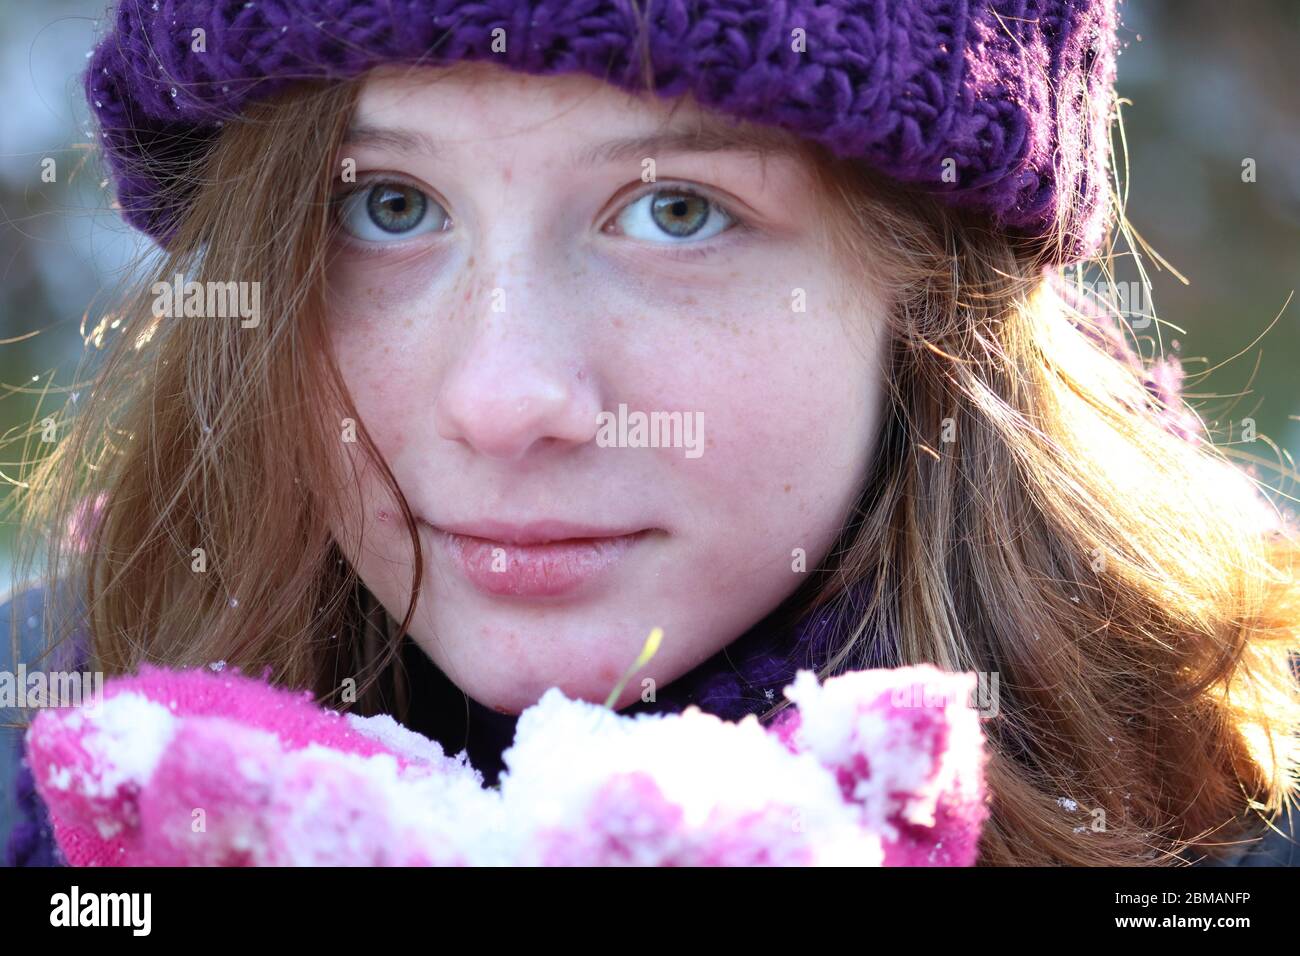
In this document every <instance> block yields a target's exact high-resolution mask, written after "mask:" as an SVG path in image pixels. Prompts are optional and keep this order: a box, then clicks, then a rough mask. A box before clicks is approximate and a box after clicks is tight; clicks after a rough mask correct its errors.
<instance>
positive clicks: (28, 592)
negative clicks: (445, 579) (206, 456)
mask: <svg viewBox="0 0 1300 956" xmlns="http://www.w3.org/2000/svg"><path fill="white" fill-rule="evenodd" d="M52 606H53V607H55V608H68V609H70V610H69V611H63V612H61V613H72V614H77V613H78V611H79V608H80V604H79V601H78V599H77V597H76V595H75V594H71V593H68V594H65V595H62V596H60V597H59V599H58V600H56V601H55V602H54V604H53V605H52ZM43 613H44V589H43V588H42V587H40V586H32V587H28V588H25V589H22V590H21V591H20V592H19V593H16V594H15V595H13V596H12V597H10V598H9V599H8V600H5V601H4V602H3V604H0V671H7V672H9V673H14V672H15V671H16V668H17V664H16V662H14V661H13V660H11V656H12V655H11V646H10V640H9V635H10V627H11V622H12V621H13V619H14V618H15V617H16V618H17V625H18V634H19V643H20V648H19V653H20V655H21V656H20V658H19V660H20V661H22V662H24V663H25V664H26V665H27V671H28V672H29V673H30V672H31V671H32V670H34V669H36V668H37V667H38V666H42V665H41V664H34V663H33V662H36V661H37V659H38V657H39V656H40V654H41V653H42V651H43V650H44V634H43V627H42V618H43ZM826 624H827V620H826V619H825V618H824V617H823V618H820V619H816V620H811V619H810V620H808V621H805V622H804V623H803V624H801V625H800V632H799V634H798V637H797V640H796V644H797V645H798V646H800V647H805V646H811V647H816V646H818V645H819V643H820V641H821V640H822V635H823V634H824V633H829V632H830V630H831V629H830V628H828V627H826V626H825V625H826ZM782 630H784V634H785V635H786V636H785V638H784V640H782V639H781V636H780V632H781V631H782ZM788 635H789V629H788V625H786V626H785V627H784V628H782V627H778V626H775V625H774V626H772V627H764V626H758V627H756V628H755V629H754V630H752V631H750V632H748V633H747V634H746V635H744V636H742V637H741V638H740V639H738V640H737V641H736V642H733V644H732V645H730V646H729V647H728V648H727V652H728V653H726V654H723V653H722V652H720V653H719V655H717V656H715V658H711V659H710V660H709V661H706V662H704V664H701V665H700V667H698V668H697V669H696V670H695V671H692V672H691V674H688V675H686V677H683V678H680V679H679V680H678V681H674V682H673V685H671V686H670V687H669V688H664V689H662V690H661V691H660V693H659V695H658V696H659V701H658V703H657V704H656V705H655V706H654V707H653V710H655V711H658V712H674V711H679V710H681V709H682V708H683V707H685V706H687V705H688V704H691V703H694V704H697V705H699V706H701V707H702V709H704V710H706V711H709V712H711V713H716V714H718V715H719V716H723V717H725V718H728V719H739V718H740V717H741V716H743V715H744V714H746V713H761V712H762V711H763V710H765V709H766V706H767V702H768V700H769V698H768V696H767V694H766V691H767V690H769V689H770V688H771V687H773V686H775V687H776V688H777V692H778V693H779V689H780V687H783V686H785V684H786V683H788V678H789V677H790V676H792V674H791V673H789V672H790V671H791V670H792V669H793V668H794V667H796V666H798V665H799V664H800V663H803V662H802V661H794V660H788V659H786V658H785V656H784V655H780V654H777V653H776V652H775V650H774V648H775V647H776V646H778V644H787V645H788V643H789V637H788ZM404 651H405V652H406V653H405V660H406V663H407V666H408V668H409V673H410V675H411V680H412V682H413V684H415V685H416V686H421V687H423V688H424V689H425V690H426V691H428V692H427V693H421V694H416V695H414V698H415V700H416V702H417V703H419V704H420V705H421V708H417V709H416V710H415V711H414V712H413V713H412V715H411V717H410V719H408V723H409V724H410V726H411V728H412V729H413V730H416V731H418V732H420V733H423V734H425V735H426V736H429V737H431V738H433V739H435V740H437V741H438V742H439V743H440V744H442V746H443V747H444V748H445V749H447V750H448V752H449V753H455V752H458V751H459V750H461V749H467V750H468V751H469V756H470V759H471V762H472V763H473V764H474V766H475V767H478V768H479V769H480V770H481V771H483V773H484V776H485V777H486V778H487V781H488V782H489V783H492V782H494V780H495V778H496V776H497V774H498V773H499V772H500V770H501V762H500V754H501V752H502V751H503V750H504V749H505V748H506V747H507V746H508V745H509V743H510V741H511V740H512V739H513V737H514V721H515V718H514V717H511V716H509V715H502V714H498V713H496V712H495V711H492V710H490V709H489V708H486V707H483V706H481V705H479V704H477V703H476V702H475V701H474V700H473V699H472V698H469V697H467V696H463V695H457V694H453V693H447V692H446V691H449V690H454V688H453V687H452V685H451V684H450V682H448V681H447V678H446V677H445V676H443V675H442V674H441V673H440V672H439V671H438V670H437V668H436V667H434V666H433V664H432V662H431V661H430V660H429V659H428V656H427V655H426V654H424V653H423V652H421V651H420V650H419V649H418V648H417V647H415V645H414V644H408V646H407V647H405V648H404ZM738 652H743V653H739V656H737V655H738ZM83 655H84V631H81V632H79V634H78V636H77V637H76V638H74V640H73V641H72V642H70V644H69V646H68V647H67V648H66V649H65V650H63V652H62V653H61V655H60V656H59V657H58V658H51V660H52V661H53V663H52V664H45V665H44V666H46V667H48V668H49V669H56V667H57V668H58V669H68V670H77V669H80V668H79V666H76V665H73V666H69V661H75V660H78V659H81V658H82V657H83ZM737 660H743V663H741V664H740V665H739V666H737V664H736V662H737ZM438 682H441V683H440V684H439V683H438ZM670 690H671V691H672V693H671V694H670V693H668V692H669V691H670ZM437 701H450V704H449V705H447V706H445V707H439V706H438V705H437V704H436V703H434V702H437ZM646 710H647V708H646V706H645V705H642V704H634V705H633V706H632V707H630V708H628V709H627V710H626V711H625V712H626V713H632V712H644V711H646ZM20 718H21V715H20V714H16V713H14V712H12V711H5V710H3V709H2V708H0V724H8V723H13V722H17V721H18V720H19V719H20ZM22 746H23V732H22V730H21V729H20V728H16V727H8V726H0V851H3V852H0V859H2V860H3V862H4V865H5V866H59V865H63V863H64V861H63V859H62V857H61V855H60V854H59V851H58V847H57V845H56V844H55V842H54V837H53V833H52V831H51V829H50V826H49V821H48V819H47V817H46V814H45V807H44V804H43V803H42V802H41V799H40V797H39V795H38V794H37V793H36V791H35V788H34V785H33V781H32V775H31V772H30V770H29V769H28V768H27V766H26V763H25V762H24V761H23V750H22ZM1278 826H1279V828H1281V829H1283V830H1285V831H1286V832H1275V831H1272V830H1268V831H1266V832H1265V833H1264V837H1263V839H1262V840H1255V841H1251V842H1249V843H1245V844H1241V845H1240V846H1237V847H1236V848H1234V850H1233V852H1232V853H1231V854H1229V855H1228V856H1227V857H1226V858H1224V859H1221V860H1218V861H1209V860H1205V861H1201V860H1197V859H1193V860H1191V862H1195V863H1199V864H1200V865H1205V866H1300V829H1297V826H1296V814H1294V813H1290V814H1288V815H1287V816H1286V817H1285V818H1284V821H1283V822H1280V823H1279V824H1278Z"/></svg>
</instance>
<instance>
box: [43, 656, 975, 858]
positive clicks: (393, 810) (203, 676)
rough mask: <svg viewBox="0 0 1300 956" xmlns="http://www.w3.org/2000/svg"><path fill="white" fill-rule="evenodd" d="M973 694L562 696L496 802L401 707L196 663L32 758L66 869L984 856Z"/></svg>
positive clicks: (48, 715)
mask: <svg viewBox="0 0 1300 956" xmlns="http://www.w3.org/2000/svg"><path fill="white" fill-rule="evenodd" d="M973 680H974V678H973V677H972V676H971V675H954V674H944V673H941V672H940V671H938V670H935V669H934V668H929V667H923V668H908V669H902V670H897V671H864V672H858V673H855V674H847V675H844V676H843V677H838V678H833V679H831V680H828V681H827V682H826V683H825V684H823V685H819V684H818V683H817V681H816V679H815V677H814V676H813V675H812V674H811V673H809V672H801V673H800V674H799V675H798V677H797V679H796V680H795V682H794V684H793V685H791V687H789V688H787V690H786V694H787V696H789V697H790V698H791V699H792V700H793V701H794V702H795V703H797V704H798V706H799V710H798V711H794V710H791V711H790V712H788V714H787V716H786V717H785V718H784V719H783V720H781V721H779V722H778V723H777V725H775V726H774V727H773V728H771V729H770V730H765V729H764V728H763V727H762V726H761V725H760V724H759V723H758V721H757V719H756V718H753V717H747V718H746V719H745V720H743V721H740V722H739V723H730V722H727V721H723V720H720V719H718V718H716V717H713V716H712V715H709V714H705V713H703V712H701V711H700V710H698V709H697V708H688V709H687V710H686V711H685V712H684V713H682V714H677V715H639V716H637V717H632V718H629V717H622V716H620V715H618V714H616V713H615V712H614V711H612V710H609V709H608V708H605V707H601V706H597V705H595V704H590V703H587V702H584V701H573V700H569V699H568V698H566V697H565V696H564V695H563V693H561V692H560V691H559V690H558V689H552V690H551V691H548V692H547V693H546V694H545V695H543V697H542V699H541V700H540V701H539V702H538V703H537V704H536V705H534V706H533V707H530V708H528V709H527V710H525V711H524V713H523V714H521V715H520V718H519V723H518V727H517V731H516V738H515V742H514V744H513V745H512V746H511V747H510V748H509V749H508V750H507V751H506V753H505V754H504V759H505V763H506V767H507V770H506V772H505V773H504V774H503V775H502V779H501V783H500V786H499V787H498V788H494V789H487V788H484V787H483V780H482V777H481V775H480V774H478V773H477V772H476V771H475V770H474V769H473V768H472V767H470V766H469V764H468V761H467V759H466V756H465V754H464V753H462V754H460V755H458V756H457V757H455V758H452V757H448V756H447V755H446V754H445V753H444V752H443V750H442V748H440V747H439V746H438V745H437V744H436V743H434V742H433V741H430V740H428V739H426V738H424V737H421V736H420V735H418V734H414V733H412V732H410V731H408V730H406V729H405V728H403V727H401V726H400V725H399V724H397V723H396V722H395V721H393V720H392V719H391V718H389V717H372V718H362V717H357V716H354V715H347V716H343V715H340V714H337V713H334V712H330V711H325V710H322V709H321V708H319V707H317V706H316V705H314V704H313V703H312V702H311V701H310V699H309V697H308V695H306V694H305V693H304V694H293V693H289V692H287V691H283V690H279V689H276V688H273V687H271V686H269V685H267V684H265V683H263V682H261V681H256V680H253V679H250V678H248V677H244V676H242V675H239V674H235V673H229V672H227V673H213V672H211V671H209V670H205V669H199V670H194V671H187V672H171V671H165V670H159V669H156V668H149V667H146V668H144V669H143V670H142V672H141V674H140V675H139V676H137V677H131V678H122V679H117V680H113V681H110V682H109V684H108V687H107V688H106V691H105V697H104V700H103V701H102V702H100V703H98V705H97V706H92V707H86V708H82V709H81V710H76V711H72V710H60V711H48V712H45V713H43V714H41V715H40V716H39V717H38V718H37V720H36V721H35V722H34V723H33V726H32V728H31V730H30V731H29V733H28V738H27V746H28V759H29V762H30V763H31V766H32V770H33V774H34V777H35V779H36V785H37V789H38V791H39V793H40V795H41V797H42V799H43V800H44V801H45V802H46V804H47V806H48V808H49V811H50V817H51V821H52V823H53V825H54V830H55V838H56V840H57V842H58V844H59V846H60V848H61V849H62V851H63V853H64V855H65V856H66V857H67V859H68V861H69V862H70V863H72V864H74V865H96V864H124V865H159V864H161V865H186V864H188V865H302V864H305V865H330V864H356V865H447V864H471V865H483V864H487V865H495V864H525V865H562V864H585V865H610V864H638V865H754V864H823V863H832V864H857V865H881V864H885V865H969V864H971V863H972V862H973V861H974V858H975V851H976V846H977V841H978V836H979V830H980V827H981V825H982V823H983V820H984V817H985V808H984V788H983V780H982V762H983V739H982V734H981V732H980V728H979V718H978V715H977V714H976V713H975V711H973V710H971V709H970V708H969V707H968V706H967V704H966V697H967V696H968V695H969V691H970V689H971V687H972V684H973ZM920 688H924V692H923V693H919V694H918V693H916V692H914V691H916V690H917V689H920ZM936 701H937V702H936Z"/></svg>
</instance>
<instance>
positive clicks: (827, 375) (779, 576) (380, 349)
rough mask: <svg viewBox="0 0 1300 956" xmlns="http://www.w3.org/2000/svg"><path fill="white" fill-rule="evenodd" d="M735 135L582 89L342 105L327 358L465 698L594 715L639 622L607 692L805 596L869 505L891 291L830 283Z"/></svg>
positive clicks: (387, 597) (682, 109)
mask: <svg viewBox="0 0 1300 956" xmlns="http://www.w3.org/2000/svg"><path fill="white" fill-rule="evenodd" d="M435 76H436V77H437V78H436V79H435ZM701 119H704V120H705V124H704V126H703V129H704V132H703V133H701V132H700V130H701V124H700V120H701ZM746 129H747V130H748V131H749V132H751V133H757V134H758V138H757V139H756V140H753V141H750V140H747V139H745V138H742V131H741V130H740V129H737V128H732V127H730V126H728V125H726V124H725V123H724V122H721V121H719V120H718V119H716V118H710V117H709V116H708V115H705V114H702V113H701V111H700V110H699V109H698V108H697V107H696V106H695V105H694V104H693V103H692V102H690V101H687V102H684V103H679V104H678V108H677V109H676V110H674V111H672V115H670V104H669V103H668V102H667V101H663V100H658V99H654V98H649V97H645V98H631V97H629V96H628V95H627V94H625V93H623V92H621V91H619V90H617V89H615V88H614V87H612V86H610V85H607V84H605V83H603V82H601V81H599V80H596V79H594V78H589V77H586V76H585V75H573V74H570V75H565V76H559V77H544V78H543V77H533V76H527V75H523V74H518V73H514V72H510V71H507V70H505V69H503V68H500V67H496V66H489V65H479V66H476V67H474V68H472V69H461V70H459V71H455V72H451V73H447V74H443V75H437V74H434V73H433V72H431V71H420V72H416V73H414V74H411V73H408V74H406V75H403V74H401V73H399V72H397V71H395V70H391V69H389V70H385V71H380V72H377V73H375V74H372V76H371V77H370V79H369V80H368V81H367V83H366V85H365V87H364V90H363V93H362V96H361V99H360V103H359V107H358V112H357V115H356V117H355V120H354V123H353V127H352V132H351V134H350V136H349V140H348V143H347V145H346V146H345V147H344V150H343V153H342V155H341V157H340V165H338V166H336V167H335V168H336V169H339V170H342V171H344V172H345V174H346V172H347V171H348V170H349V169H350V167H351V164H350V163H348V162H346V161H347V160H353V161H355V174H356V175H355V183H351V182H346V181H344V182H343V183H342V185H341V189H342V190H344V191H345V193H346V195H345V197H344V198H342V199H341V201H340V205H339V207H338V208H339V216H340V220H341V224H342V230H341V232H342V235H341V238H340V240H339V242H338V245H337V248H336V249H335V250H334V258H333V260H332V264H331V267H330V298H329V301H330V315H329V323H330V335H331V341H332V344H333V347H334V350H335V353H336V356H337V359H338V362H339V364H340V367H341V369H342V371H343V374H344V377H345V380H346V382H347V385H348V387H349V389H350V391H351V394H352V396H353V398H354V400H355V402H356V405H357V409H358V412H359V413H360V416H361V420H362V422H363V423H364V424H365V426H366V428H367V429H368V430H369V432H370V434H371V436H372V438H373V439H374V441H375V442H376V443H377V445H378V447H379V450H380V451H381V452H382V454H383V456H384V458H385V460H386V461H387V463H388V465H389V467H390V468H391V469H392V472H393V475H394V476H395V477H396V480H397V483H398V484H399V486H400V487H401V490H402V493H403V495H404V496H405V498H406V500H407V502H408V504H409V506H410V508H411V510H412V511H413V512H414V513H415V515H416V516H417V517H418V519H419V531H420V536H421V543H422V546H423V548H424V551H425V555H426V564H425V570H424V577H423V581H422V595H421V600H420V604H419V607H418V611H417V615H416V617H415V618H414V620H413V623H412V626H411V634H412V637H413V638H414V639H415V640H417V641H418V642H419V644H420V645H421V646H422V647H423V648H424V650H425V651H426V652H427V653H428V654H429V656H430V657H431V658H432V659H433V661H434V663H435V664H437V665H438V667H439V668H440V669H442V670H443V671H444V672H445V673H446V674H447V675H448V676H449V677H450V678H451V679H452V680H454V681H455V682H456V683H457V684H458V685H459V686H460V687H461V688H462V689H463V690H464V691H465V692H467V693H468V694H469V695H470V696H472V697H473V698H474V699H476V700H477V701H479V702H480V703H482V704H484V705H486V706H489V707H493V708H496V709H498V710H501V711H504V712H511V713H517V712H518V711H520V710H522V709H523V708H525V707H527V706H529V705H530V704H532V703H535V702H536V700H537V699H538V698H539V697H540V696H541V694H542V693H543V692H544V691H545V690H546V689H547V688H548V687H551V686H558V687H560V688H561V689H562V690H563V691H564V692H565V693H566V694H568V695H569V696H570V697H580V698H585V699H587V700H592V701H603V700H604V699H605V698H606V697H607V696H608V694H609V692H610V690H611V689H612V688H613V686H614V685H615V684H616V683H617V681H618V679H619V677H620V676H621V675H622V674H623V673H624V672H625V671H626V670H627V668H628V667H629V666H630V665H631V664H632V663H633V661H634V660H636V658H637V655H638V653H639V652H640V651H641V648H642V646H643V644H644V642H645V640H646V637H647V635H648V634H649V633H650V631H651V629H652V628H655V627H661V628H663V634H664V636H663V642H662V645H661V647H660V650H659V652H658V653H657V654H656V655H655V656H654V658H653V659H652V660H651V661H650V663H649V664H648V665H646V666H645V667H644V668H643V669H642V670H640V671H638V672H637V674H636V677H635V679H633V680H632V681H631V682H630V683H629V684H628V687H627V688H626V690H625V691H624V692H623V695H622V697H621V698H620V699H619V701H618V706H624V705H626V704H627V703H630V702H631V701H633V700H635V699H637V698H638V697H639V696H641V693H642V690H643V683H642V682H643V680H645V679H647V678H648V679H650V680H652V681H653V682H654V684H655V685H657V686H658V687H663V686H666V685H667V684H668V683H669V682H670V681H672V680H674V679H675V678H677V677H679V676H680V675H682V674H684V673H686V672H687V671H688V670H690V669H691V668H693V667H694V666H695V665H697V664H699V663H700V662H701V661H702V660H704V659H705V658H707V657H709V656H711V655H712V654H714V653H715V652H717V651H718V650H719V649H721V648H722V647H724V646H725V645H727V644H728V643H730V642H731V641H733V640H734V639H735V638H737V637H738V636H740V635H741V634H742V633H744V632H745V631H746V630H747V629H748V628H749V627H751V626H752V625H753V624H755V623H757V622H758V621H759V620H761V619H762V618H763V617H764V616H765V615H767V614H768V613H769V612H770V611H772V610H773V609H774V608H775V607H776V606H777V605H778V604H780V603H781V601H782V600H783V599H784V598H786V597H787V596H789V595H790V594H791V593H792V592H793V591H794V590H795V588H797V587H798V585H799V584H800V582H801V581H802V580H803V579H804V576H805V575H806V573H807V572H808V571H811V570H812V569H813V568H815V567H816V565H817V564H818V562H820V561H821V560H822V559H823V558H824V557H825V556H826V554H827V552H828V551H829V548H830V546H831V543H832V541H833V539H834V538H835V536H836V534H837V532H838V530H839V529H840V527H841V525H842V524H843V522H844V521H845V519H846V518H847V517H848V514H849V511H850V508H851V506H852V504H853V502H854V500H855V498H856V496H857V494H858V493H859V491H860V490H861V486H862V482H863V480H864V476H865V473H866V469H867V467H868V465H869V463H870V458H871V454H872V450H873V449H872V445H873V441H874V438H875V433H876V428H877V423H878V420H879V414H880V405H881V402H880V397H881V383H882V381H883V374H882V371H881V368H880V361H879V359H880V356H881V354H882V351H883V346H884V342H883V330H884V326H885V323H884V310H885V305H884V303H882V302H881V301H879V299H878V297H877V295H876V293H875V291H874V290H873V288H872V287H871V285H870V283H869V281H868V280H867V279H865V277H864V276H859V275H854V276H846V275H844V274H843V273H842V270H841V269H839V268H837V267H836V266H835V265H834V259H833V256H832V254H831V252H830V250H829V248H828V246H827V238H826V235H825V232H824V229H825V225H826V220H825V217H824V215H823V214H822V212H821V207H820V206H819V201H820V196H819V194H818V191H817V189H816V187H815V184H814V181H813V179H812V174H811V170H810V169H809V168H808V166H807V165H806V160H803V159H800V158H799V157H798V155H797V154H796V153H794V152H793V151H790V150H784V149H782V148H781V146H782V144H783V143H784V142H786V141H785V139H784V137H783V136H777V135H774V133H775V131H773V130H761V129H756V128H755V127H746ZM764 146H766V147H767V150H766V151H764V150H763V149H761V147H764ZM773 146H775V149H772V147H773ZM349 178H350V177H349V176H347V175H345V176H343V177H341V179H343V180H347V179H349ZM348 191H351V192H348ZM863 268H864V270H865V268H866V266H865V265H864V267H863ZM602 413H608V414H607V415H602ZM638 425H640V426H641V427H640V428H638ZM346 427H347V426H346V425H343V426H341V427H340V434H341V435H342V436H343V437H344V440H343V441H342V442H341V448H342V454H344V455H345V456H347V457H348V458H350V459H351V460H352V461H354V462H355V463H356V464H357V465H358V469H359V471H361V474H362V477H361V486H360V492H361V495H362V500H363V501H364V508H362V509H361V511H360V512H359V513H349V514H344V515H341V516H339V517H337V518H335V519H334V529H333V530H334V532H335V534H336V536H337V537H338V540H339V542H340V545H341V547H342V548H343V549H344V553H345V554H347V555H348V557H349V559H350V560H351V561H352V562H353V564H354V566H355V567H356V569H357V571H358V573H359V575H360V577H361V579H362V581H363V582H364V583H365V585H366V586H367V587H368V588H369V589H370V590H371V592H372V593H373V594H374V595H375V596H376V597H377V598H378V599H379V600H380V601H381V602H382V603H383V604H384V606H385V607H386V608H387V609H388V611H389V612H390V614H393V615H394V616H396V617H397V619H399V620H400V619H401V618H402V617H403V615H404V613H405V610H406V607H407V602H408V600H409V597H410V582H411V573H412V553H411V547H410V540H409V537H408V536H407V534H406V532H405V529H404V525H403V523H402V522H401V521H400V509H399V508H398V505H397V503H396V501H395V500H393V499H392V498H391V497H390V496H389V495H388V494H387V492H386V490H385V488H384V486H383V484H382V482H381V481H380V480H379V476H378V472H377V469H376V468H375V467H374V466H373V465H370V466H369V467H365V465H364V463H363V462H362V461H361V455H360V447H361V446H360V445H359V444H356V443H354V442H350V441H347V440H346V437H347V436H346ZM363 532H364V534H363ZM644 686H645V687H648V686H649V685H644ZM647 696H648V695H647Z"/></svg>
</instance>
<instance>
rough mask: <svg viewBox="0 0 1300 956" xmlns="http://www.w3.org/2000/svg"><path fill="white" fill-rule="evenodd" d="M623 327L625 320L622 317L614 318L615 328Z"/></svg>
mask: <svg viewBox="0 0 1300 956" xmlns="http://www.w3.org/2000/svg"><path fill="white" fill-rule="evenodd" d="M622 327H623V320H622V319H614V328H616V329H621V328H622Z"/></svg>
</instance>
